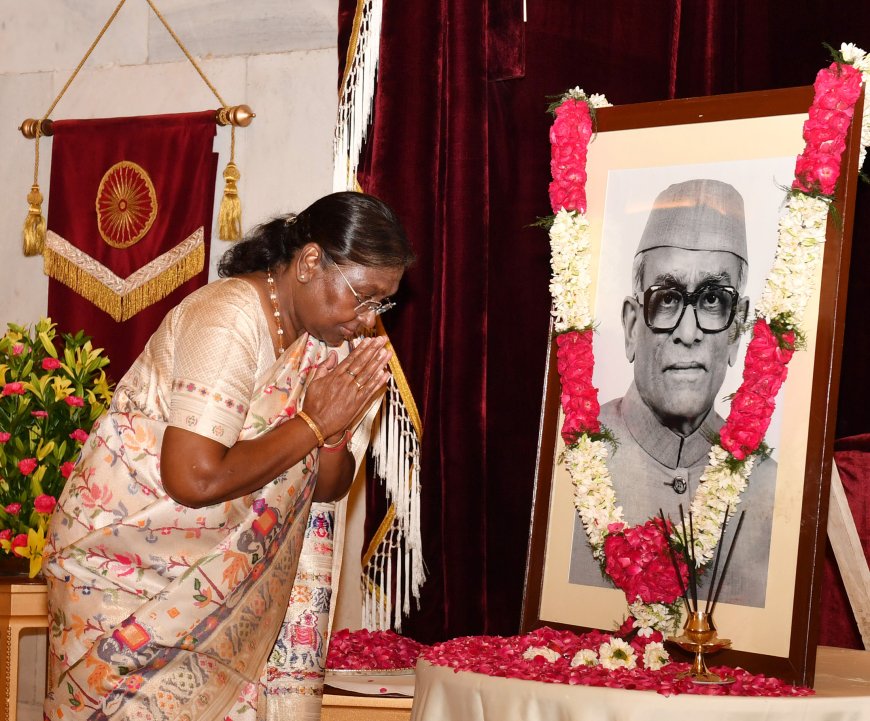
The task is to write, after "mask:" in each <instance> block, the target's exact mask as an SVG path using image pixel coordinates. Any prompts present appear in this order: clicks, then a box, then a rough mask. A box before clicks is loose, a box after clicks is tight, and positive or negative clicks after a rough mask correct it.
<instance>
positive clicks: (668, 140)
mask: <svg viewBox="0 0 870 721" xmlns="http://www.w3.org/2000/svg"><path fill="white" fill-rule="evenodd" d="M812 100H813V88H812V87H801V88H790V89H784V90H774V91H763V92H753V93H739V94H732V95H721V96H713V97H706V98H691V99H687V100H671V101H664V102H656V103H643V104H637V105H628V106H620V107H607V108H601V109H599V110H598V112H597V118H596V121H597V125H596V128H595V131H596V133H597V135H596V136H595V137H594V139H593V141H592V142H591V143H590V145H589V158H588V164H587V173H588V182H587V185H586V192H587V198H588V208H587V211H586V217H587V219H588V221H589V224H590V230H591V236H592V239H591V256H592V268H591V269H590V271H591V275H592V289H591V294H592V298H594V299H596V300H595V304H596V307H595V308H594V316H595V318H596V322H597V323H600V324H601V325H599V326H596V335H595V340H594V343H595V346H596V348H595V352H596V357H597V358H599V359H607V361H606V364H607V365H613V364H616V363H618V362H619V361H621V360H622V356H623V355H624V353H623V351H622V349H618V350H617V351H616V352H614V351H613V347H610V348H608V350H607V351H604V350H602V351H601V354H599V345H598V344H599V342H600V340H601V339H602V338H603V336H604V334H605V333H606V332H607V329H606V328H604V327H603V326H604V323H605V321H609V320H610V319H611V318H612V317H614V313H612V312H610V311H608V312H607V313H604V312H603V311H602V307H603V306H602V307H599V306H600V304H601V303H603V302H612V301H613V296H615V295H617V294H618V295H619V298H618V301H619V302H621V301H622V298H623V297H624V296H625V293H626V289H625V288H622V289H621V290H620V289H616V290H611V287H610V286H607V285H606V281H602V280H601V277H600V269H601V268H603V267H605V266H606V264H607V263H611V264H612V265H614V264H615V265H616V266H619V263H620V262H622V261H621V257H620V258H616V259H615V260H614V259H613V258H609V257H608V253H611V249H610V245H608V244H607V243H604V242H602V237H603V236H604V235H605V233H606V232H607V228H606V227H605V222H606V220H607V217H606V215H605V208H607V207H608V204H610V205H613V202H612V196H613V195H614V188H615V187H617V185H618V181H619V178H620V177H621V176H620V175H619V174H620V173H623V174H630V173H637V176H638V177H640V178H645V177H647V176H646V175H644V174H643V173H639V172H638V170H641V171H645V170H646V169H651V170H650V173H649V174H648V175H649V177H655V178H658V177H663V178H668V177H669V176H668V172H669V168H670V167H671V166H673V167H675V168H678V169H683V168H685V167H690V166H694V165H696V164H697V166H698V167H701V168H703V169H702V170H700V171H698V174H697V175H688V176H686V177H689V178H691V177H714V176H712V175H706V174H702V173H706V169H707V168H710V167H714V166H715V167H717V168H718V167H719V166H720V165H725V164H728V163H732V162H735V161H736V162H745V163H746V168H749V170H746V171H743V172H745V174H746V176H747V177H749V178H750V180H752V179H753V178H757V176H758V175H759V171H758V170H757V168H758V167H763V166H756V165H753V163H757V162H762V161H763V159H765V158H768V157H770V156H773V155H776V156H777V157H778V158H779V156H781V158H780V159H781V160H783V161H787V162H788V163H789V164H790V176H789V177H788V178H787V179H786V178H785V177H781V176H780V174H779V173H777V175H776V176H775V177H773V176H772V174H767V175H764V180H765V182H767V183H769V184H770V185H771V186H774V185H776V186H779V187H778V188H771V191H772V192H773V191H777V190H778V191H779V200H778V201H776V203H775V205H776V204H778V203H780V202H782V200H783V199H784V197H785V192H786V190H785V189H786V188H787V187H788V186H789V185H790V184H791V180H792V178H793V176H794V159H795V157H796V156H797V155H798V154H799V153H800V152H801V150H802V149H803V140H802V137H801V128H802V125H803V122H804V120H805V119H806V117H807V111H808V109H809V107H810V104H811V102H812ZM861 110H862V99H861V98H859V100H858V103H857V105H856V107H855V118H857V119H860V117H861ZM859 140H860V122H853V123H852V127H851V130H850V132H849V135H848V138H847V148H846V151H845V153H844V154H843V160H842V167H841V173H840V180H839V183H838V186H837V192H836V195H835V199H834V203H833V206H834V210H833V211H832V213H831V215H830V216H829V222H828V224H827V231H826V242H825V244H824V258H823V262H822V267H821V271H820V277H819V278H817V291H816V294H815V296H814V299H813V300H812V301H811V302H810V305H811V308H808V312H807V319H806V320H805V321H804V330H805V331H806V334H807V344H806V350H802V351H800V352H799V353H796V354H795V357H794V360H793V362H792V364H791V365H790V366H789V378H788V380H787V381H786V383H785V385H784V386H783V388H782V390H781V391H780V394H779V396H778V397H777V407H778V409H779V413H780V414H781V416H780V419H779V420H778V421H777V420H776V416H775V418H774V425H772V426H771V429H773V428H774V426H775V424H776V423H780V424H781V426H780V427H778V428H777V431H776V435H775V437H774V438H773V439H772V440H770V441H768V442H769V445H771V446H773V447H774V449H775V453H777V454H778V455H777V462H778V469H779V470H778V472H777V474H776V480H775V484H776V499H775V502H774V506H773V511H772V515H773V521H772V531H771V542H770V562H769V565H768V578H767V580H766V590H765V594H766V595H764V598H763V601H762V602H761V604H760V605H757V604H753V605H752V606H751V607H750V606H749V605H747V606H742V605H738V604H736V603H734V604H731V603H721V604H720V605H719V606H718V607H717V626H718V627H719V628H720V630H721V631H722V633H723V634H724V635H725V636H728V637H729V638H733V639H734V645H733V648H732V649H730V650H727V651H722V652H721V653H719V654H717V656H716V660H715V662H716V664H723V665H728V666H741V667H743V668H746V669H747V670H750V671H752V672H754V673H764V674H767V675H770V676H776V677H779V678H781V679H783V680H786V681H788V682H791V683H799V684H803V685H812V682H813V676H814V670H815V655H816V654H815V651H816V646H817V644H818V634H819V614H820V608H819V604H820V591H821V565H822V563H823V560H824V547H825V543H824V542H825V534H826V524H827V519H828V504H829V498H830V488H831V468H832V464H833V441H834V432H835V419H836V411H837V409H836V402H837V397H838V390H839V368H840V360H841V352H842V338H843V326H844V322H845V304H846V284H847V281H848V272H849V259H850V250H851V235H852V223H853V216H854V206H855V192H856V185H857V182H858V151H859ZM671 156H673V157H671ZM717 164H719V165H717ZM763 173H764V171H762V174H763ZM657 174H660V176H659V175H657ZM667 182H669V183H673V182H676V181H675V180H667ZM642 184H643V183H642V182H636V185H642ZM747 196H750V197H749V200H748V201H747V208H748V206H749V205H750V204H751V202H752V200H753V199H752V198H751V191H750V192H749V193H747ZM647 208H648V206H647ZM776 210H777V208H774V212H775V211H776ZM607 212H610V211H609V210H608V211H607ZM647 214H648V209H647ZM748 214H749V210H747V216H748ZM775 214H776V213H775ZM830 218H833V220H831V219H830ZM607 222H609V220H607ZM748 222H749V221H748V220H747V223H748ZM775 232H776V230H775V221H774V231H773V233H772V234H773V235H775ZM613 235H614V234H613V233H612V231H611V236H610V237H612V236H613ZM616 235H619V234H618V233H617V234H616ZM637 237H638V236H637V235H635V236H634V240H633V242H634V245H635V246H636V244H637ZM748 242H749V244H750V254H752V253H756V247H755V245H754V243H755V240H753V239H750V240H749V241H748ZM773 245H774V247H775V243H774V244H773ZM630 252H631V255H627V256H626V257H627V258H628V260H627V268H626V267H625V265H626V263H624V262H623V270H622V275H623V276H624V277H625V278H628V276H629V274H630V269H631V258H632V257H633V253H634V246H633V247H632V249H631V251H630ZM761 255H763V254H759V253H756V256H755V257H756V258H758V257H760V256H761ZM772 255H773V251H771V253H770V256H771V259H772ZM769 267H770V263H769V262H768V264H767V267H766V268H765V269H764V270H763V271H762V272H763V273H766V272H768V271H769ZM750 272H752V269H750ZM601 283H604V285H601V288H599V287H598V285H599V284H601ZM614 287H615V286H614ZM602 289H603V290H602ZM596 293H597V295H596ZM749 295H750V296H751V295H752V294H751V293H749ZM756 301H757V299H756V298H754V297H752V303H753V305H754V304H755V302H756ZM751 317H752V316H751V315H750V318H751ZM618 322H619V321H618V320H617V321H616V323H617V324H618ZM740 364H741V365H742V359H741V360H740ZM601 365H602V361H601V360H599V362H598V364H597V365H596V374H597V373H598V372H599V370H598V369H599V367H600V366H601ZM593 382H594V384H595V385H596V386H597V387H600V383H599V377H598V376H597V375H596V376H595V377H594V378H593ZM738 382H739V381H738ZM543 390H544V393H543V410H542V416H541V425H540V431H539V445H538V459H537V468H536V477H535V493H534V500H533V511H532V523H531V529H530V538H529V551H528V558H527V567H526V579H525V589H524V599H523V612H522V620H521V629H522V631H523V632H528V631H530V630H532V629H534V628H537V627H540V626H545V625H546V626H550V627H554V628H571V629H577V630H587V629H594V628H598V629H603V630H613V629H615V628H616V627H617V626H618V624H619V623H620V621H621V618H624V617H625V616H626V615H627V604H626V601H625V596H624V594H623V593H622V592H621V591H619V590H617V589H613V588H603V587H600V588H599V587H593V586H592V585H584V584H582V583H580V584H578V583H571V582H570V581H569V568H570V563H571V559H570V555H571V545H572V539H573V538H574V531H573V529H574V524H575V518H576V516H577V514H576V511H575V509H574V508H573V502H572V497H573V494H572V490H571V481H570V479H569V478H568V475H567V472H566V471H565V470H564V469H562V468H560V463H559V455H560V453H561V450H562V449H563V448H564V444H563V441H562V439H561V436H560V434H559V428H560V427H561V424H562V415H561V409H560V381H559V375H558V372H557V368H556V350H555V340H553V341H552V343H551V345H550V350H549V353H548V355H547V369H546V373H545V379H544V388H543ZM623 391H624V386H623ZM729 392H730V389H728V388H727V381H726V385H725V386H723V389H722V391H721V392H720V394H719V395H720V396H721V397H722V398H724V397H725V396H727V395H728V393H729ZM610 397H613V396H612V395H611V396H610ZM722 398H720V399H719V400H717V403H727V401H726V400H722ZM606 400H608V397H607V396H602V401H606ZM720 412H721V411H720ZM722 415H723V416H724V415H727V409H726V410H725V411H724V412H723V413H722ZM767 438H771V434H770V433H769V434H768V436H767ZM750 483H751V480H750ZM835 499H836V496H835ZM835 502H836V500H835ZM617 503H619V501H617ZM687 503H688V501H687ZM836 518H839V516H836ZM839 526H840V521H839V520H835V521H833V522H832V529H834V528H836V527H839ZM858 548H859V549H860V545H859V546H858ZM841 563H843V561H841ZM865 569H866V563H865ZM844 575H845V574H844ZM863 578H864V582H866V581H867V577H866V576H864V577H863ZM867 588H868V589H870V584H868V585H867ZM853 603H856V601H855V600H854V599H853ZM860 608H861V606H859V607H858V608H856V616H858V614H859V609H860ZM863 608H864V609H866V608H867V606H864V607H863ZM860 612H861V613H862V614H863V613H864V611H860ZM865 642H866V636H865Z"/></svg>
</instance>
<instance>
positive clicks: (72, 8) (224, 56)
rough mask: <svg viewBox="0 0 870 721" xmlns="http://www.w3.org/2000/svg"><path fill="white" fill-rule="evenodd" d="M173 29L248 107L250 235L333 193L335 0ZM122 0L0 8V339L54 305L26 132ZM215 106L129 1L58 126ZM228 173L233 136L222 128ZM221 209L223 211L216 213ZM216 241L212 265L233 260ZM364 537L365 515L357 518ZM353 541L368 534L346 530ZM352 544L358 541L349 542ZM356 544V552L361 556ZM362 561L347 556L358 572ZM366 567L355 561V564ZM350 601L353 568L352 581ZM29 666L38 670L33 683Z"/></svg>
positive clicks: (262, 8)
mask: <svg viewBox="0 0 870 721" xmlns="http://www.w3.org/2000/svg"><path fill="white" fill-rule="evenodd" d="M156 4H157V6H158V7H159V8H160V10H161V12H162V13H163V14H164V16H165V17H166V19H167V20H168V22H169V24H170V25H171V26H172V27H173V28H174V30H175V31H176V33H177V34H178V35H179V36H180V37H181V39H182V40H183V41H184V43H185V44H186V45H187V47H188V49H189V50H190V51H191V53H192V54H193V55H194V56H195V57H197V58H199V59H201V66H202V68H203V70H204V72H205V74H206V75H207V76H208V78H209V79H210V80H211V82H212V84H213V85H214V86H215V87H216V88H217V89H218V91H219V92H220V94H221V96H222V97H223V98H224V100H226V102H227V103H228V104H230V105H236V104H240V103H247V104H248V105H250V106H251V107H252V108H253V109H254V111H255V112H256V113H257V118H256V119H255V120H254V122H253V123H252V124H251V126H249V127H248V128H245V129H240V130H238V131H237V133H236V161H237V164H238V166H239V169H240V171H241V173H242V179H241V182H240V184H239V191H240V197H241V200H242V213H243V215H242V222H243V230H244V229H248V228H250V227H251V226H252V225H254V224H256V223H257V222H259V221H261V220H264V219H265V218H266V217H268V216H269V215H271V214H274V213H277V212H286V211H288V210H300V209H302V208H303V207H305V206H306V205H307V204H308V203H310V202H311V201H312V200H314V199H315V198H317V197H319V196H321V195H324V194H325V193H328V192H330V191H331V189H332V188H331V183H332V131H333V124H334V117H335V107H336V73H337V55H336V35H337V28H336V22H337V5H338V3H337V0H244V1H243V2H239V1H238V0H211V1H210V0H157V2H156ZM116 5H117V0H87V1H85V0H28V1H27V2H18V1H17V0H0V108H2V109H3V117H4V121H3V122H0V240H2V243H3V249H4V252H3V255H2V258H0V332H2V329H5V326H6V323H7V322H9V321H13V322H17V323H25V324H26V323H32V322H34V321H36V320H37V319H38V318H39V317H40V316H42V315H44V314H45V312H46V308H47V289H48V282H47V279H46V277H45V276H44V275H43V272H42V259H41V258H25V257H24V255H23V254H22V253H21V228H22V225H23V221H24V218H25V216H26V215H27V202H26V195H27V193H28V191H29V189H30V184H31V182H32V177H33V162H34V147H33V146H34V143H33V141H32V140H27V139H25V138H24V137H23V136H22V135H21V133H20V132H19V131H18V130H17V127H18V125H19V124H20V123H21V121H22V120H24V119H25V118H29V117H41V116H42V115H43V114H44V113H45V111H46V110H47V109H48V107H49V105H50V104H51V102H52V100H53V99H54V97H55V95H56V94H57V93H58V92H59V90H60V88H61V87H63V84H64V83H65V82H66V80H67V78H68V77H69V75H70V73H71V72H72V70H73V69H74V68H75V66H76V65H77V63H78V61H79V59H80V58H81V57H82V55H83V54H84V52H85V50H86V49H87V48H88V46H89V45H90V43H91V42H92V41H93V39H94V38H95V37H96V35H97V33H98V32H99V30H100V28H101V27H102V25H103V23H104V22H105V20H106V19H107V18H108V17H109V15H110V14H111V12H112V10H113V9H114V8H115V6H116ZM217 107H218V101H217V100H216V99H215V98H214V96H213V95H212V93H211V91H210V90H209V89H208V88H207V86H206V85H205V84H204V83H203V82H202V80H201V79H200V77H199V75H198V74H197V73H196V72H195V70H194V69H193V67H192V66H191V65H190V64H189V63H188V62H187V60H186V59H185V58H184V56H183V54H182V53H181V51H180V50H179V49H178V47H177V46H176V45H175V43H174V41H173V40H172V38H171V37H170V35H169V34H168V33H167V31H166V30H165V28H164V27H163V25H162V24H161V23H160V21H159V20H158V19H157V17H156V16H155V15H154V14H153V13H152V11H151V9H150V8H149V7H148V5H147V3H146V2H144V0H130V1H129V2H127V3H126V4H125V5H124V7H123V8H122V9H121V11H120V13H119V14H118V16H117V18H116V19H115V21H114V23H113V25H112V27H111V28H110V29H109V30H108V32H107V33H106V35H105V36H104V37H103V39H102V40H101V42H100V44H99V45H98V46H97V48H96V50H95V52H94V54H93V55H92V56H91V58H90V59H89V60H88V62H87V63H86V65H85V66H84V68H83V69H82V71H81V72H80V73H79V75H78V77H77V78H76V80H75V81H74V82H73V84H72V85H71V86H70V88H69V89H68V90H67V92H66V94H65V95H64V97H63V99H62V100H61V101H60V103H59V105H58V106H57V109H56V110H55V111H54V112H53V113H52V116H51V117H52V118H54V119H60V118H92V117H111V116H126V115H147V114H159V113H168V112H185V111H195V110H203V109H208V108H217ZM215 147H216V149H217V150H218V151H219V152H220V153H221V158H220V159H219V163H218V178H219V181H218V187H217V188H216V193H217V194H218V197H219V194H220V193H221V192H222V190H223V185H222V182H223V181H222V180H221V179H220V173H221V171H222V170H223V168H224V166H225V164H226V161H227V156H228V151H229V129H228V128H221V129H219V130H218V138H217V141H216V145H215ZM40 156H41V157H40V169H39V183H40V187H41V188H42V191H43V193H44V194H45V196H46V202H45V203H44V204H43V212H44V213H46V212H47V209H48V205H49V204H50V202H51V189H50V186H49V163H50V157H51V140H50V139H43V140H42V141H41V142H40ZM217 207H218V203H216V204H215V209H217ZM213 238H214V239H213V241H212V258H211V261H212V278H213V277H214V275H213V272H214V271H213V268H214V261H215V259H216V258H217V257H218V256H219V255H220V253H221V252H222V251H223V250H225V249H226V244H225V243H223V242H222V241H219V240H217V232H216V228H215V229H214V232H213ZM350 513H351V514H352V515H353V516H354V517H356V518H357V519H358V520H357V526H358V524H359V523H361V519H360V515H359V509H357V510H355V511H354V510H353V509H351V511H350ZM348 533H349V535H351V536H353V535H357V536H358V534H359V530H358V527H357V530H355V531H352V530H350V529H349V530H348ZM351 545H353V544H351ZM358 545H359V541H358V540H357V541H356V546H357V547H358ZM358 554H359V551H358V550H353V551H348V552H347V553H346V558H347V559H348V561H349V562H350V563H351V565H353V564H354V562H356V561H357V557H358ZM356 567H357V569H358V567H359V564H358V562H356ZM344 578H345V579H346V581H347V583H345V584H344V585H345V588H346V589H347V590H349V591H352V592H353V591H354V589H356V587H357V585H358V581H357V579H358V571H356V572H354V571H350V572H347V573H345V574H344ZM345 609H346V610H345V611H341V610H339V613H338V616H337V617H336V625H337V627H344V626H351V627H354V628H356V627H358V624H359V610H358V609H359V605H358V602H356V601H352V602H351V603H350V604H349V605H348V604H345ZM348 609H349V610H348ZM21 659H22V662H23V664H24V669H23V670H22V673H21V679H22V685H21V687H20V693H21V695H20V698H21V699H22V700H23V701H24V704H22V705H21V706H20V712H19V719H20V720H21V721H26V720H27V719H30V718H33V719H39V718H41V712H40V706H39V704H40V703H41V699H42V694H43V686H44V683H45V681H44V674H43V671H42V669H43V668H44V663H45V645H44V638H43V637H42V636H41V635H39V634H29V635H27V636H26V637H25V638H24V640H23V641H22V646H21ZM28 664H29V667H30V668H31V669H33V670H32V672H28Z"/></svg>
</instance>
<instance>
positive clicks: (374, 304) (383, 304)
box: [335, 263, 396, 316]
mask: <svg viewBox="0 0 870 721" xmlns="http://www.w3.org/2000/svg"><path fill="white" fill-rule="evenodd" d="M335 267H336V268H337V269H338V273H339V275H341V277H342V278H343V279H344V282H345V283H347V287H348V288H350V292H351V293H353V297H354V298H356V302H357V303H358V305H357V307H356V308H354V309H353V312H354V313H356V314H357V315H358V316H364V315H366V314H367V313H374V314H375V315H383V314H384V313H386V312H387V311H388V310H390V308H395V307H396V303H395V302H394V301H392V300H390V299H389V298H384V299H383V300H381V301H377V300H364V299H363V297H362V296H361V295H360V294H359V293H357V292H356V291H355V290H354V287H353V286H352V285H351V284H350V281H349V280H348V279H347V276H346V275H345V274H344V273H343V272H342V270H341V266H340V265H339V264H338V263H335Z"/></svg>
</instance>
